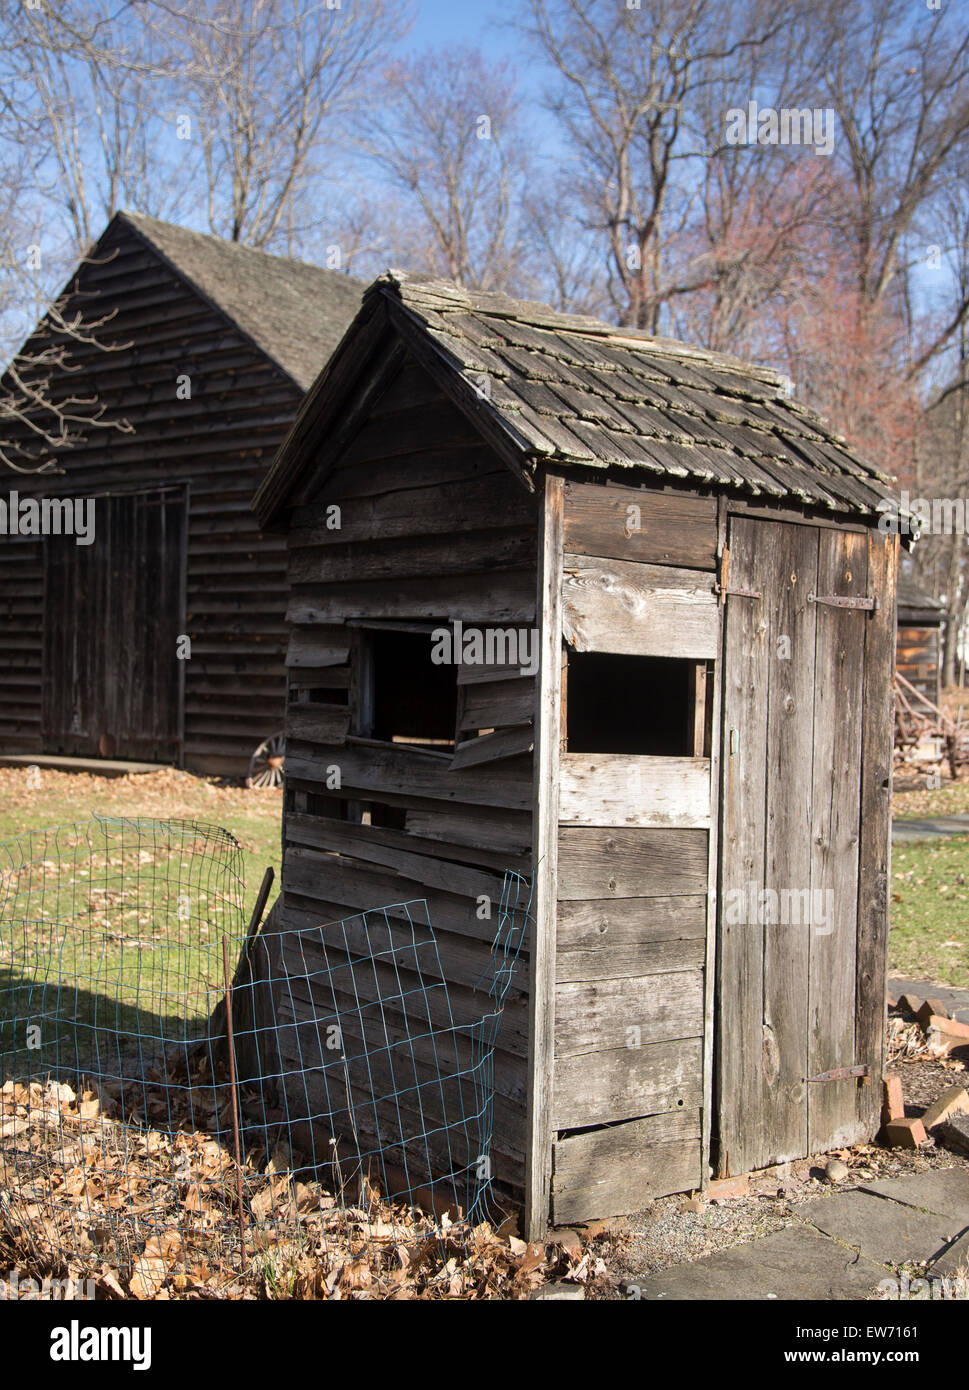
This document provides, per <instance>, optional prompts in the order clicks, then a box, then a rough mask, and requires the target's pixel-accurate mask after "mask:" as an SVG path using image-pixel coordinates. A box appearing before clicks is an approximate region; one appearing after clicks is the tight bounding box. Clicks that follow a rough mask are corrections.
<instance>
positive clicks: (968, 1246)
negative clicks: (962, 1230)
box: [929, 1233, 969, 1280]
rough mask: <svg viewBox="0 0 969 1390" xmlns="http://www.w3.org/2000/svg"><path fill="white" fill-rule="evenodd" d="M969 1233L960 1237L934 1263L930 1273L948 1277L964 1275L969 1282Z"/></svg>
mask: <svg viewBox="0 0 969 1390" xmlns="http://www.w3.org/2000/svg"><path fill="white" fill-rule="evenodd" d="M967 1271H969V1233H967V1234H966V1235H964V1236H960V1237H959V1239H958V1240H957V1241H955V1242H954V1243H953V1244H952V1245H950V1246H949V1248H948V1250H946V1251H944V1252H943V1253H942V1254H941V1255H940V1256H939V1258H938V1259H937V1260H933V1261H932V1265H931V1267H930V1269H929V1273H930V1274H933V1275H941V1276H942V1277H943V1278H945V1277H946V1276H954V1275H960V1274H961V1275H964V1276H966V1277H967V1280H969V1273H967Z"/></svg>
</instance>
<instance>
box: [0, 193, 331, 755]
mask: <svg viewBox="0 0 969 1390" xmlns="http://www.w3.org/2000/svg"><path fill="white" fill-rule="evenodd" d="M76 286H77V289H78V291H79V293H80V294H81V295H82V296H83V299H82V301H81V302H82V312H83V313H84V314H85V315H86V316H89V317H100V316H102V315H111V317H110V321H109V322H108V323H106V324H105V325H104V326H103V327H102V328H101V329H99V330H98V333H97V336H98V339H99V341H100V343H101V344H103V346H104V347H107V348H109V349H110V351H104V350H103V347H102V346H93V345H85V344H81V343H78V344H74V345H73V346H72V347H71V350H70V356H71V363H72V371H71V372H70V373H69V374H64V375H63V376H61V377H58V378H56V379H55V381H54V383H53V387H54V392H55V394H57V393H61V394H65V393H67V392H69V393H70V394H72V395H75V396H80V397H86V398H94V399H96V400H97V401H98V402H99V404H100V405H101V406H103V407H104V409H105V412H106V416H107V418H109V419H114V420H125V421H127V422H128V423H129V424H130V425H131V426H132V432H126V433H120V432H117V431H115V430H112V429H90V430H88V432H87V434H86V437H85V438H83V439H82V440H81V441H80V442H79V443H77V444H76V445H75V446H74V447H72V448H70V449H68V450H65V451H64V452H63V454H62V455H61V456H60V457H59V458H58V460H57V462H58V465H59V466H60V467H61V468H62V469H63V470H64V471H63V473H62V474H60V475H59V476H58V475H51V474H46V475H44V476H43V477H36V478H30V477H21V476H16V477H14V476H13V475H12V477H11V486H17V487H18V488H19V491H20V493H21V495H23V496H26V495H31V496H41V495H44V496H58V497H78V496H81V497H87V496H90V497H94V498H95V499H96V502H95V508H96V510H95V524H96V532H95V534H96V539H95V543H94V544H93V545H92V546H89V547H75V546H74V543H73V541H72V540H71V539H70V538H66V537H50V538H48V539H47V540H46V541H45V542H44V543H43V544H26V545H25V544H22V543H18V542H15V541H13V540H11V539H7V538H0V575H2V598H0V653H2V655H3V664H4V671H3V674H2V676H0V750H2V751H3V752H4V753H64V754H71V755H79V756H97V755H98V752H99V744H101V737H102V735H104V736H106V738H107V740H108V745H104V744H101V747H100V751H104V747H105V746H110V747H111V748H112V749H113V754H114V755H115V756H118V757H129V758H137V759H142V760H148V761H150V760H156V759H157V760H159V761H171V762H174V761H179V762H183V763H184V764H185V765H186V766H188V767H190V768H194V769H197V770H207V771H212V772H228V773H235V774H239V773H242V772H244V771H245V770H246V768H247V766H248V763H249V758H250V755H251V753H252V751H253V748H254V747H255V745H256V744H257V743H259V742H260V741H261V740H262V739H263V738H265V737H267V736H268V735H269V734H271V733H273V732H275V731H276V730H277V729H279V728H281V727H282V723H283V717H284V710H285V689H286V685H285V681H286V675H285V665H284V654H285V646H286V624H285V612H286V602H287V587H286V585H287V580H286V545H285V540H284V539H283V538H282V537H279V536H275V535H272V534H270V533H266V532H264V531H262V530H260V528H259V526H258V525H257V524H256V522H255V520H254V518H253V516H252V512H251V509H250V505H249V504H250V499H251V497H252V493H253V491H254V490H255V489H256V487H257V486H258V485H259V483H260V482H261V481H262V479H263V477H264V475H265V473H266V470H267V468H268V466H269V463H270V462H271V460H272V458H273V455H274V454H275V452H276V450H277V448H278V446H279V444H280V441H281V440H282V438H283V436H284V435H285V433H286V431H287V430H288V428H289V427H290V425H291V423H292V421H293V419H294V417H295V415H296V413H297V411H298V409H299V406H300V402H301V401H302V399H303V395H304V391H305V388H306V386H308V385H309V383H310V382H311V381H312V379H313V378H314V377H315V375H316V373H317V372H318V371H319V369H320V367H321V366H322V365H323V363H324V362H325V360H326V357H327V355H328V354H329V352H330V351H332V349H333V347H335V346H336V343H337V341H338V340H339V337H340V334H341V333H342V331H343V329H344V328H345V327H346V325H347V324H348V323H349V321H350V319H351V317H352V315H353V312H354V310H355V308H356V305H357V302H358V286H357V282H355V281H353V280H351V279H349V278H348V277H345V276H340V275H336V274H334V273H332V272H328V271H322V270H317V269H316V268H315V267H312V266H305V265H300V264H299V263H297V262H291V261H284V260H281V259H280V258H277V257H273V256H269V255H266V254H264V253H261V252H256V251H252V250H249V249H248V248H243V247H232V246H228V245H226V244H225V243H221V242H219V241H217V240H216V239H215V238H212V237H205V236H201V235H199V234H197V233H193V232H187V231H185V230H183V229H181V228H177V227H171V226H168V225H167V224H165V223H161V222H157V221H155V220H154V219H152V218H143V217H136V216H134V215H129V214H124V213H122V214H119V215H118V216H117V217H115V219H114V220H113V221H112V222H111V224H110V225H109V227H108V229H107V231H106V232H105V234H104V236H103V237H102V238H101V240H100V241H99V243H98V245H97V246H96V247H95V248H94V250H93V251H92V252H91V253H90V256H89V258H88V259H87V261H86V262H85V263H82V265H81V267H80V269H79V271H78V273H77V277H76ZM295 311H298V317H299V319H300V325H301V326H300V328H299V330H296V329H294V326H293V325H292V323H290V322H288V320H289V319H290V318H295V317H296V312H295ZM188 392H190V394H187V393H188ZM180 397H184V398H180ZM159 489H165V490H167V494H166V495H167V496H169V498H173V497H174V495H175V494H176V493H177V494H178V495H179V496H180V498H181V499H182V500H181V501H180V503H179V504H178V505H179V506H180V508H181V510H182V513H183V515H182V517H181V521H180V525H181V526H182V527H183V528H184V530H185V539H184V553H183V554H182V556H181V557H180V560H179V558H178V557H177V556H175V555H174V554H173V553H172V551H171V542H169V549H168V552H167V553H168V554H169V555H170V559H171V563H172V564H175V563H177V565H178V570H179V572H178V573H177V574H175V573H174V572H173V571H172V570H171V569H170V567H169V560H166V561H165V566H164V567H162V566H161V565H160V563H159V564H154V563H153V562H152V553H151V552H152V550H153V548H155V547H156V545H157V540H156V538H157V537H158V536H160V535H161V526H160V524H159V526H158V527H152V528H150V534H149V532H148V531H145V532H144V534H143V535H142V538H141V540H139V538H138V531H137V529H136V528H134V527H132V528H128V530H127V532H126V530H125V528H123V527H118V528H115V531H116V534H115V532H113V533H112V534H113V540H112V543H111V544H112V548H113V550H114V551H115V552H116V553H115V554H113V555H112V556H107V555H106V554H105V550H106V537H107V532H108V529H109V525H108V523H109V517H108V513H109V512H110V510H111V508H112V507H118V506H124V505H125V503H124V502H123V501H121V502H119V501H117V500H115V499H126V498H136V497H141V498H143V499H144V503H145V505H146V506H148V505H152V499H153V498H155V497H157V496H158V495H159ZM97 499H100V502H98V501H97ZM132 505H133V504H132ZM172 505H174V504H172ZM99 509H103V514H104V526H103V528H102V531H101V535H100V537H99V536H98V530H97V525H98V521H99V519H100V517H99ZM169 520H170V522H171V523H172V524H179V523H177V518H175V517H174V516H171V517H170V518H169ZM125 539H127V541H128V542H129V543H130V553H129V554H128V555H122V554H120V553H119V547H120V546H121V545H122V542H123V540H125ZM102 542H105V544H102ZM45 552H46V553H47V556H48V559H47V560H46V562H45V558H44V555H45ZM102 555H103V557H104V558H103V572H102V575H101V578H99V579H97V585H99V586H100V589H101V590H102V591H103V592H101V593H100V595H93V596H92V597H91V602H90V603H89V604H88V606H87V607H86V608H80V609H79V608H77V607H76V606H75V607H74V608H72V609H70V610H65V609H64V607H63V604H62V602H61V598H60V597H59V590H58V588H57V584H58V582H59V583H60V585H61V588H62V589H66V590H70V589H72V588H75V587H79V586H80V587H83V586H84V585H85V584H86V582H87V581H86V579H85V574H86V573H87V572H88V571H89V570H90V568H91V565H92V563H93V564H98V563H99V559H98V557H101V556H102ZM50 564H54V566H55V567H56V570H57V573H58V574H59V575H60V579H59V580H58V579H57V577H56V576H55V575H50V574H49V575H48V576H47V579H46V592H47V599H46V602H45V567H49V566H50ZM175 581H177V583H176V588H175V590H173V589H172V584H173V582H175ZM92 605H93V606H92ZM45 631H46V634H47V635H46V639H45ZM182 634H185V635H187V636H188V637H189V638H190V639H191V659H190V660H185V661H179V660H177V658H176V650H175V639H176V638H177V637H178V636H180V635H182ZM45 649H46V655H45ZM85 653H86V655H85ZM85 661H86V662H87V665H85V664H84V663H85ZM92 663H93V664H94V665H92ZM94 666H96V667H97V669H94ZM89 667H90V668H91V669H88V668H89ZM79 680H80V681H81V682H82V684H84V685H85V688H84V689H83V690H77V691H76V693H77V695H78V699H77V700H75V701H74V704H73V705H72V707H71V708H70V709H68V708H62V707H61V705H62V704H63V703H64V701H66V700H67V699H68V694H69V692H70V690H71V688H72V686H73V687H76V686H77V684H78V681H79ZM124 688H127V689H128V690H129V695H128V696H126V697H125V699H126V701H127V704H126V705H125V706H124V707H123V708H122V707H120V706H119V705H118V702H117V699H116V698H108V697H107V696H105V695H104V694H103V692H104V691H111V690H113V691H115V692H117V691H119V690H121V689H124ZM55 691H59V692H60V695H59V697H58V698H59V699H60V701H61V705H58V704H57V703H56V702H55V704H53V705H52V704H51V699H52V695H53V693H54V692H55ZM85 702H86V703H87V705H88V706H90V708H88V709H86V710H85V709H84V708H83V706H84V704H85ZM45 712H46V720H45ZM173 723H174V724H175V726H176V727H175V729H174V730H173V729H172V727H171V726H172V724H173Z"/></svg>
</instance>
